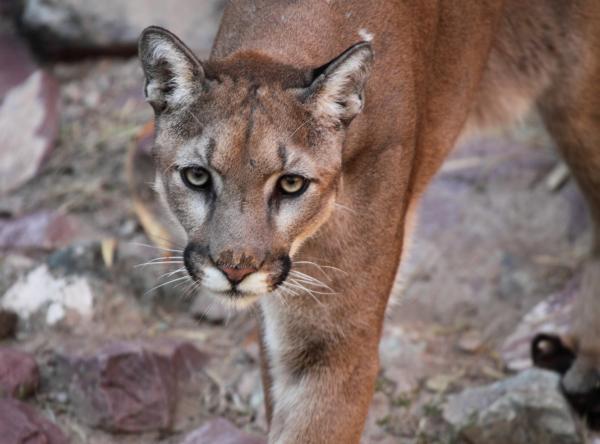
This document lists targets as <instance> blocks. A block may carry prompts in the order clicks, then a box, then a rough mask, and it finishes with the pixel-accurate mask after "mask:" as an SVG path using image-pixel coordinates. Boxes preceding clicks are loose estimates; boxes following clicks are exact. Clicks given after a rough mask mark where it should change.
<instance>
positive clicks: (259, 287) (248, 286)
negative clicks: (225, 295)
mask: <svg viewBox="0 0 600 444" xmlns="http://www.w3.org/2000/svg"><path fill="white" fill-rule="evenodd" d="M268 277H269V275H268V274H267V273H265V272H262V271H257V272H255V273H251V274H250V275H248V276H246V277H245V278H244V279H243V280H242V282H240V283H239V284H238V287H237V288H238V289H239V290H240V291H243V292H245V293H253V294H265V293H268V292H269V286H268V284H267V279H268Z"/></svg>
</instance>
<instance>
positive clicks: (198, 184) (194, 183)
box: [181, 166, 210, 190]
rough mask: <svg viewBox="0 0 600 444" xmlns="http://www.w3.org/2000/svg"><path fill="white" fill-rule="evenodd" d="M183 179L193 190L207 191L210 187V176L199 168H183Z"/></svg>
mask: <svg viewBox="0 0 600 444" xmlns="http://www.w3.org/2000/svg"><path fill="white" fill-rule="evenodd" d="M181 179H182V180H183V183H185V184H186V185H187V186H188V187H189V188H191V189H193V190H205V189H206V188H208V186H209V185H210V174H209V173H208V171H206V170H205V169H204V168H202V167H199V166H193V167H187V168H183V169H182V170H181Z"/></svg>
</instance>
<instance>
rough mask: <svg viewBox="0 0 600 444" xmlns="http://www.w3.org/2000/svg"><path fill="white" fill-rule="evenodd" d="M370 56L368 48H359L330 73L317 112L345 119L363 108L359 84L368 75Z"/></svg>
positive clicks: (321, 93) (320, 94) (320, 96)
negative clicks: (358, 88) (358, 89)
mask: <svg viewBox="0 0 600 444" xmlns="http://www.w3.org/2000/svg"><path fill="white" fill-rule="evenodd" d="M369 57H370V52H369V51H368V50H366V49H361V50H358V51H356V52H355V53H354V54H352V55H351V56H350V57H348V59H346V60H344V62H343V63H342V64H341V65H340V66H338V67H337V68H336V69H335V70H334V71H333V72H332V73H331V74H329V77H328V79H327V80H326V81H325V84H324V86H323V90H322V91H321V92H320V93H319V97H318V99H317V113H319V114H323V115H328V116H330V117H333V118H335V119H343V118H349V117H352V116H354V115H356V114H358V113H359V112H360V111H361V110H362V106H363V103H362V97H361V95H360V93H359V92H358V91H357V86H358V85H359V84H360V83H362V82H363V80H364V79H362V78H361V77H364V76H365V75H366V71H367V66H366V63H367V60H368V58H369ZM354 83H355V84H356V85H353V84H354ZM361 86H362V85H361ZM342 103H343V104H344V105H342Z"/></svg>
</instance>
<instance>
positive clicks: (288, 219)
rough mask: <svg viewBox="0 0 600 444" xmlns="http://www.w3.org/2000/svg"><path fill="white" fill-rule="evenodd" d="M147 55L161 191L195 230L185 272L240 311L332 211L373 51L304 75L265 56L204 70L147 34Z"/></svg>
mask: <svg viewBox="0 0 600 444" xmlns="http://www.w3.org/2000/svg"><path fill="white" fill-rule="evenodd" d="M140 55H141V58H142V65H143V67H144V71H145V73H146V78H147V80H146V88H145V92H146V96H147V99H148V101H149V102H150V104H151V105H152V106H153V108H154V110H155V114H156V129H157V130H156V143H155V146H154V149H153V154H154V158H155V161H156V166H157V176H156V188H157V190H158V192H159V193H160V194H161V196H162V197H163V200H164V202H165V203H166V204H167V206H168V208H169V209H170V210H171V212H172V213H173V214H174V216H175V217H176V218H177V220H178V221H179V222H180V223H181V225H182V226H183V228H184V229H185V231H186V233H187V236H188V244H187V247H186V248H185V250H184V263H185V267H186V269H187V271H188V273H189V274H190V276H191V277H192V278H193V279H194V280H195V281H196V282H199V283H201V284H202V286H203V287H204V288H205V289H207V290H209V292H211V293H213V294H217V295H220V296H225V297H227V298H228V301H230V302H233V303H235V304H237V305H245V304H247V303H250V302H252V301H253V300H255V299H256V298H257V297H258V296H260V295H264V294H267V293H270V292H273V291H274V290H276V289H277V287H278V286H279V285H281V284H282V283H283V282H284V281H285V279H286V277H287V275H288V272H289V271H290V268H291V267H292V264H293V257H294V254H295V253H296V252H297V251H298V249H299V247H300V246H301V244H302V242H303V241H305V240H306V239H307V238H308V237H310V236H311V235H313V234H314V233H315V232H316V231H317V230H318V229H319V227H320V226H321V225H322V224H323V223H325V221H327V219H328V218H329V216H330V214H331V213H332V211H333V208H334V203H335V198H336V191H337V189H338V187H339V185H340V179H341V166H342V162H341V159H342V144H343V140H344V135H345V129H346V127H347V125H348V124H349V123H350V121H351V120H352V118H353V117H354V116H355V115H356V114H357V113H358V112H359V111H360V109H361V108H362V102H363V97H362V94H363V93H362V89H363V85H364V82H365V80H366V76H367V72H368V65H369V63H370V60H371V50H370V47H369V46H368V44H362V46H361V45H357V46H355V47H353V48H351V49H350V50H348V51H346V52H345V53H344V54H342V55H341V56H340V57H338V58H337V59H336V60H334V61H333V62H331V63H330V64H328V65H326V66H325V67H322V68H318V69H317V70H316V72H315V71H312V70H311V71H308V72H303V71H301V70H297V69H294V68H291V67H281V66H276V65H274V64H273V63H271V62H270V61H269V60H267V59H264V58H262V57H260V55H257V54H243V55H241V56H240V59H239V60H232V61H229V60H226V61H217V62H208V63H201V62H200V61H198V60H197V59H196V58H195V57H194V56H193V54H192V53H191V51H190V50H189V49H187V48H186V47H185V46H184V45H183V44H182V43H181V42H180V41H179V40H178V39H177V38H176V37H175V36H173V35H172V34H170V33H169V32H167V31H165V30H162V29H160V28H150V29H149V30H147V31H145V33H144V34H143V35H142V37H141V40H140Z"/></svg>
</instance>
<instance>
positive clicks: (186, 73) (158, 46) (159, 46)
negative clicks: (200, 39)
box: [146, 37, 193, 105]
mask: <svg viewBox="0 0 600 444" xmlns="http://www.w3.org/2000/svg"><path fill="white" fill-rule="evenodd" d="M150 62H151V63H152V64H153V65H158V64H159V63H162V62H166V63H167V64H168V65H169V69H170V70H171V71H172V73H173V77H172V78H171V79H170V83H171V86H172V90H171V92H170V93H169V94H168V95H167V97H166V100H167V101H168V102H169V103H170V104H172V105H185V104H187V103H188V102H189V101H190V100H191V93H192V90H193V83H192V81H193V72H192V66H191V62H190V60H189V59H188V58H187V57H186V56H185V55H184V54H183V53H182V52H181V50H179V49H178V48H177V47H176V46H175V45H174V44H173V43H171V42H170V41H168V40H166V39H164V38H161V37H152V38H151V40H150ZM162 88H163V85H162V84H161V83H160V81H159V80H155V79H153V80H150V81H149V82H148V85H147V87H146V93H147V95H148V98H149V99H150V100H154V99H158V98H160V96H162V95H163V94H164V93H163V92H162Z"/></svg>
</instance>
